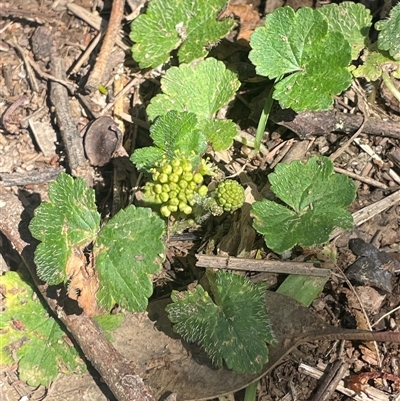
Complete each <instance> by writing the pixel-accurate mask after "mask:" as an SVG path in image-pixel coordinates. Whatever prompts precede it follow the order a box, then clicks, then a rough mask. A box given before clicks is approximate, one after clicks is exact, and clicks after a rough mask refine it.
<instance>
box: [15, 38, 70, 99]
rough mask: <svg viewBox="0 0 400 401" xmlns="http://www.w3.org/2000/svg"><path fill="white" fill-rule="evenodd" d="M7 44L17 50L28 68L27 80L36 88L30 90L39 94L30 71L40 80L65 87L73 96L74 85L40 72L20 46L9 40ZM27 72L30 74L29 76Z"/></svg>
mask: <svg viewBox="0 0 400 401" xmlns="http://www.w3.org/2000/svg"><path fill="white" fill-rule="evenodd" d="M7 43H8V44H9V45H11V46H13V47H14V48H15V49H17V50H18V52H19V53H20V54H21V56H22V58H23V60H24V62H25V65H26V66H29V69H28V68H27V72H28V75H29V79H30V80H32V81H31V82H33V83H34V86H35V88H37V89H33V88H32V89H33V90H35V92H39V87H38V85H37V82H36V79H35V78H34V75H33V72H32V69H33V70H35V72H36V74H38V75H39V76H40V77H41V78H44V79H46V80H50V81H54V82H58V83H59V84H61V85H63V86H65V87H66V88H67V89H68V90H69V91H70V93H71V94H73V93H74V92H75V89H76V85H75V84H74V83H72V82H68V81H66V80H64V79H59V78H56V77H54V76H53V75H50V74H48V73H47V72H44V71H42V69H41V68H40V67H39V65H38V64H37V63H36V62H35V61H34V60H33V59H32V58H31V57H30V56H29V55H28V54H26V52H25V50H24V49H23V48H22V47H21V46H19V45H18V44H17V43H15V42H14V41H11V40H9V41H8V42H7ZM29 71H30V72H31V73H30V74H29Z"/></svg>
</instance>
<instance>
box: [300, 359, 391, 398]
mask: <svg viewBox="0 0 400 401" xmlns="http://www.w3.org/2000/svg"><path fill="white" fill-rule="evenodd" d="M298 370H299V372H301V373H304V374H306V375H308V376H311V377H314V378H315V379H320V378H321V377H322V375H323V374H324V372H323V371H321V370H319V369H317V368H313V367H311V366H308V365H305V364H304V363H301V364H300V365H299V368H298ZM366 387H367V385H366ZM336 389H337V391H339V392H341V393H342V394H345V395H347V396H349V397H352V399H353V400H354V401H371V400H374V401H389V397H388V396H387V395H386V394H385V393H384V392H383V391H380V390H378V389H376V388H374V387H371V386H368V391H366V388H365V389H364V391H365V392H368V394H370V396H368V395H367V394H366V393H364V392H361V393H359V394H357V393H356V392H355V391H353V390H350V389H349V388H347V387H345V384H344V382H343V380H341V381H339V385H338V386H337V388H336Z"/></svg>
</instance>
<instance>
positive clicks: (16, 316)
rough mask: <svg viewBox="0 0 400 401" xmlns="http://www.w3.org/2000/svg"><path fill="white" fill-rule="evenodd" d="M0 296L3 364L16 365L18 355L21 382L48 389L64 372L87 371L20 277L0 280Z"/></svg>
mask: <svg viewBox="0 0 400 401" xmlns="http://www.w3.org/2000/svg"><path fill="white" fill-rule="evenodd" d="M0 292H1V295H2V296H3V298H4V299H3V302H4V308H5V310H4V311H2V313H1V315H0V344H1V352H0V359H1V363H2V364H7V365H11V364H13V363H14V361H13V357H12V355H16V357H17V359H18V372H19V378H20V379H21V380H23V381H26V382H27V383H28V384H29V385H31V386H39V385H44V386H47V385H49V384H50V383H51V382H52V381H53V380H54V379H55V378H56V377H57V375H58V374H59V373H61V372H62V373H65V374H69V373H77V374H80V373H83V372H84V371H85V370H86V366H85V364H84V362H83V361H82V360H81V359H80V357H79V354H78V352H77V350H76V349H75V347H74V346H72V345H70V344H69V343H68V342H67V341H69V340H68V334H67V333H66V332H65V331H63V330H62V329H61V328H60V326H59V325H58V323H57V322H56V321H55V320H54V319H53V318H52V317H51V316H49V315H48V313H47V311H46V309H45V308H44V307H43V305H42V304H41V302H40V301H39V299H38V298H37V297H36V295H35V294H34V292H33V290H32V288H31V287H30V286H29V285H28V284H27V283H25V282H24V281H22V280H21V278H20V276H19V275H18V273H16V272H7V273H6V274H5V275H2V276H0ZM14 352H15V354H14Z"/></svg>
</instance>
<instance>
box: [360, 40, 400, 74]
mask: <svg viewBox="0 0 400 401" xmlns="http://www.w3.org/2000/svg"><path fill="white" fill-rule="evenodd" d="M374 50H376V49H375V46H371V48H369V49H365V50H364V54H363V55H362V59H363V64H361V65H359V66H358V67H357V68H356V69H355V70H354V71H353V75H354V76H355V77H356V78H360V77H362V78H365V79H366V80H367V81H376V80H378V79H379V78H380V77H381V76H382V70H383V69H384V68H385V66H387V67H390V69H391V70H393V71H394V74H393V76H394V77H395V78H400V62H396V61H394V60H393V59H392V58H391V57H390V56H389V53H388V52H385V51H374Z"/></svg>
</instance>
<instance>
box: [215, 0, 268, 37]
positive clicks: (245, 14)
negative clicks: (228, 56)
mask: <svg viewBox="0 0 400 401" xmlns="http://www.w3.org/2000/svg"><path fill="white" fill-rule="evenodd" d="M232 15H234V16H236V17H238V18H239V20H240V28H239V33H238V36H237V41H238V42H247V43H246V44H248V43H249V42H250V36H251V34H252V33H253V32H254V29H256V28H257V27H258V26H260V25H262V24H261V23H260V15H259V14H258V11H257V10H255V9H254V8H253V6H252V5H251V4H229V5H228V7H227V8H226V10H225V11H224V12H223V13H222V14H221V16H220V18H226V17H230V16H232Z"/></svg>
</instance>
